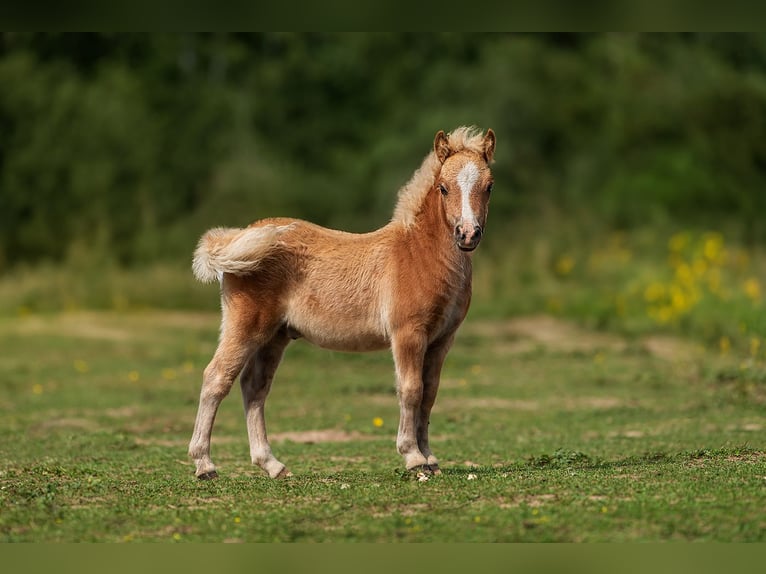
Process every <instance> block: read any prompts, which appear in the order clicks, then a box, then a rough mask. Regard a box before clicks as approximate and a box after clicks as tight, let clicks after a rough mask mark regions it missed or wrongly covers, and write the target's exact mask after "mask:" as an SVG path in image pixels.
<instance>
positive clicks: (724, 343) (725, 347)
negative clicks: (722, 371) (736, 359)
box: [718, 335, 731, 355]
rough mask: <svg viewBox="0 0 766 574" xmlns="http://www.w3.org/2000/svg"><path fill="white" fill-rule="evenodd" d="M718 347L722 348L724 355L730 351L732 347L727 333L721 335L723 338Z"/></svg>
mask: <svg viewBox="0 0 766 574" xmlns="http://www.w3.org/2000/svg"><path fill="white" fill-rule="evenodd" d="M718 347H719V348H720V349H721V354H722V355H725V354H726V353H728V352H729V350H730V349H731V341H730V340H729V337H727V336H725V335H724V336H723V337H721V339H720V340H719V341H718Z"/></svg>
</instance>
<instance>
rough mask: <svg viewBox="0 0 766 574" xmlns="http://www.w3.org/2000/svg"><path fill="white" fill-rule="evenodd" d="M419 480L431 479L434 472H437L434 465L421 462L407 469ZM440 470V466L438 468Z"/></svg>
mask: <svg viewBox="0 0 766 574" xmlns="http://www.w3.org/2000/svg"><path fill="white" fill-rule="evenodd" d="M407 470H408V471H409V472H410V473H411V474H412V475H413V476H414V477H415V478H416V479H417V481H418V482H425V481H427V480H429V479H430V478H431V477H432V476H433V475H434V474H437V473H436V472H434V470H433V466H432V465H430V464H419V465H417V466H413V467H412V468H408V469H407ZM437 471H438V468H437Z"/></svg>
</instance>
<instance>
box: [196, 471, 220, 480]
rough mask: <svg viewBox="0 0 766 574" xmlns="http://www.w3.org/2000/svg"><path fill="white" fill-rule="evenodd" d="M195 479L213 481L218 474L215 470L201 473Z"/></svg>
mask: <svg viewBox="0 0 766 574" xmlns="http://www.w3.org/2000/svg"><path fill="white" fill-rule="evenodd" d="M197 478H198V479H199V480H213V479H214V478H218V472H217V471H215V470H211V471H210V472H203V473H202V474H200V475H197Z"/></svg>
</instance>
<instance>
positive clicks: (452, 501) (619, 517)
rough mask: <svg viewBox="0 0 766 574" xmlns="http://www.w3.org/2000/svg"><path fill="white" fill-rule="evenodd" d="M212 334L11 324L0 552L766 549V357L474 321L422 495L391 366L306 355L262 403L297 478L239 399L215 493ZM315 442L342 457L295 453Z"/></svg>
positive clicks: (451, 374)
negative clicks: (213, 546) (326, 547)
mask: <svg viewBox="0 0 766 574" xmlns="http://www.w3.org/2000/svg"><path fill="white" fill-rule="evenodd" d="M217 325H218V317H217V315H216V314H212V313H211V314H208V313H178V312H144V313H104V312H98V313H95V312H89V313H82V312H80V313H69V314H67V313H64V314H53V315H35V314H30V315H27V316H25V317H21V318H13V319H11V318H6V319H2V320H0V348H2V353H1V354H0V454H1V455H2V458H3V461H4V465H3V467H2V469H1V470H0V540H2V541H9V542H10V541H35V542H42V541H45V542H70V541H114V542H121V541H134V542H139V541H164V542H175V541H179V542H185V541H243V542H272V541H409V542H421V541H422V542H425V541H440V542H451V541H455V542H489V541H504V542H512V541H526V542H536V541H587V542H595V541H673V540H683V541H687V540H715V541H739V542H744V541H764V540H766V513H765V512H764V510H763V509H764V508H766V442H765V439H766V418H765V417H764V415H766V368H764V364H763V357H764V355H763V354H762V351H763V350H762V349H761V351H760V352H761V354H756V355H754V356H753V355H751V354H749V353H738V352H735V350H734V349H732V350H729V351H728V352H726V353H722V352H720V351H719V349H718V348H717V347H715V348H703V347H701V346H700V343H699V342H698V341H696V340H695V341H687V340H686V339H681V338H677V337H672V338H671V337H668V336H663V337H656V336H620V335H613V334H605V333H603V332H593V331H590V330H586V329H583V328H579V327H576V326H575V325H574V324H571V323H567V322H563V321H561V320H558V319H553V318H548V317H526V318H522V319H514V320H506V321H497V322H493V321H486V320H479V319H471V318H469V320H468V322H467V324H466V325H465V326H464V329H463V331H461V333H460V335H459V336H458V339H457V342H456V345H455V347H454V349H453V351H452V353H451V354H450V356H449V357H448V359H447V364H446V366H445V371H444V374H443V380H442V388H441V390H440V394H439V399H438V400H437V405H436V408H435V411H434V416H433V418H432V434H433V440H432V444H433V446H434V449H435V451H436V453H437V455H438V456H439V457H440V458H441V461H442V467H443V469H444V474H443V475H442V476H440V477H433V478H432V479H430V480H428V481H426V482H418V481H416V480H414V479H413V478H412V477H411V476H409V475H408V474H407V473H405V472H403V471H402V465H401V460H400V457H399V456H398V455H397V453H396V449H395V444H394V440H395V432H396V426H397V416H398V408H397V405H396V398H395V396H394V393H393V368H392V365H391V359H390V357H389V356H388V354H386V353H377V354H366V355H350V354H338V353H330V352H326V351H321V350H318V349H314V348H312V347H310V346H309V345H307V344H305V343H304V342H301V341H298V342H296V343H295V344H293V345H292V346H291V347H290V348H289V349H288V351H287V354H286V357H285V360H284V362H283V364H282V366H281V368H280V370H279V371H278V373H277V379H276V381H275V385H274V389H273V391H272V394H271V396H270V398H269V402H268V405H267V417H268V423H269V431H270V434H271V435H272V436H273V438H274V440H273V441H272V446H273V449H274V451H275V454H276V455H277V457H279V458H280V459H281V460H282V461H283V462H285V463H286V464H287V465H288V467H289V468H290V469H291V470H292V471H293V473H294V476H293V477H292V478H290V479H289V480H286V481H272V480H269V479H267V478H266V477H265V476H264V475H263V474H262V473H261V471H260V470H259V469H257V468H254V467H252V466H251V465H250V464H249V458H248V447H247V438H246V432H245V426H244V420H243V418H244V417H243V415H242V407H241V401H240V399H239V396H238V394H239V393H238V390H237V389H236V388H235V389H234V391H233V392H232V395H231V396H229V397H228V398H227V399H226V400H225V401H224V403H223V404H222V406H221V409H220V411H219V416H218V420H217V422H216V427H215V429H214V434H213V437H214V438H213V459H214V461H215V462H216V463H217V465H218V468H219V473H220V478H219V479H218V480H215V481H211V482H198V481H197V480H195V478H194V476H193V467H192V465H191V464H190V461H189V460H187V458H186V445H187V442H188V439H189V437H190V434H191V428H192V424H193V421H194V416H195V411H196V402H197V396H198V392H199V383H200V374H201V371H202V369H203V368H204V366H205V364H206V362H207V361H208V360H209V358H210V356H211V354H212V352H213V349H214V347H215V343H216V338H217ZM378 417H379V418H381V419H382V420H383V425H382V426H381V427H377V426H375V425H374V424H373V419H375V418H378ZM317 430H321V431H325V434H324V435H321V436H320V438H322V437H324V439H329V440H319V441H318V442H314V443H306V442H300V440H301V437H304V436H308V435H301V434H299V433H303V432H307V431H317Z"/></svg>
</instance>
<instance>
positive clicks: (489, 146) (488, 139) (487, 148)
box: [484, 128, 495, 163]
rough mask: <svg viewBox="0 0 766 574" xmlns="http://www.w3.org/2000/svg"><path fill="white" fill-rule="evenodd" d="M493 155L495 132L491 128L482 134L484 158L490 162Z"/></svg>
mask: <svg viewBox="0 0 766 574" xmlns="http://www.w3.org/2000/svg"><path fill="white" fill-rule="evenodd" d="M494 157H495V132H493V131H492V128H490V129H488V130H487V135H485V136H484V160H485V161H486V162H487V163H492V159H493V158H494Z"/></svg>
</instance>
